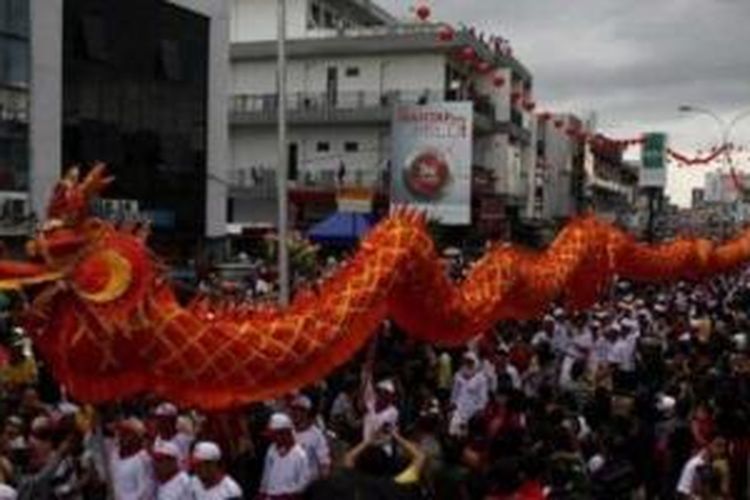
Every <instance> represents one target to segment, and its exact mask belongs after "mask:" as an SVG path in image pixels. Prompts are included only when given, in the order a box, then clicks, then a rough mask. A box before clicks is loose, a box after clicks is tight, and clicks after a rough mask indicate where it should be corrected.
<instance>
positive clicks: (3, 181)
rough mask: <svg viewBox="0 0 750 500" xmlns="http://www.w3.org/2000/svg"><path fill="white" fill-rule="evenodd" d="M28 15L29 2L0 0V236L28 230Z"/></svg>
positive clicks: (22, 232)
mask: <svg viewBox="0 0 750 500" xmlns="http://www.w3.org/2000/svg"><path fill="white" fill-rule="evenodd" d="M29 22H30V14H29V2H28V0H0V234H2V235H3V236H9V235H13V234H24V233H25V232H26V231H27V230H28V228H29V222H30V220H29V218H28V213H27V212H28V210H27V203H26V200H27V196H26V193H27V191H28V187H29V102H30V98H29V93H30V92H29V87H30V70H29V66H30V50H31V48H30V45H31V43H30V29H29Z"/></svg>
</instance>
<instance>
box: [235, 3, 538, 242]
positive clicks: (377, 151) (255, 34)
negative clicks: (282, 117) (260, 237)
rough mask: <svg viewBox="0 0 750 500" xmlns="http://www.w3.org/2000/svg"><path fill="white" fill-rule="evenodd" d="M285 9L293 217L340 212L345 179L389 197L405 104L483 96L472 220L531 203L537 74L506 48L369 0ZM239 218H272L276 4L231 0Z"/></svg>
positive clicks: (488, 223)
mask: <svg viewBox="0 0 750 500" xmlns="http://www.w3.org/2000/svg"><path fill="white" fill-rule="evenodd" d="M287 3H288V7H287V11H288V12H287V16H288V18H287V36H288V42H287V55H288V70H287V71H288V99H287V100H288V103H289V104H288V120H289V144H288V163H289V165H288V167H289V172H290V178H291V181H290V199H291V201H292V204H293V207H292V214H293V215H295V216H296V222H298V223H301V224H304V223H305V222H306V221H307V220H310V219H314V218H318V217H320V216H321V215H323V213H325V212H326V211H330V210H334V209H335V202H334V200H335V190H336V188H337V187H340V186H348V185H357V186H361V187H369V188H371V189H373V190H374V191H376V192H377V193H380V198H381V199H384V198H386V197H387V189H386V188H387V186H386V184H387V182H388V169H389V159H390V156H391V151H390V127H391V117H392V110H393V106H394V104H396V103H430V102H437V101H455V100H470V101H472V102H473V103H474V133H473V177H474V192H473V204H474V213H475V218H474V224H477V225H484V226H485V228H486V229H488V230H489V229H491V228H495V229H497V228H500V227H501V226H504V225H505V224H504V222H503V221H504V220H505V219H506V218H507V216H508V214H511V215H512V214H516V215H517V216H518V215H522V210H523V209H525V203H526V191H527V188H528V180H527V175H528V172H529V170H530V168H531V166H532V164H533V162H534V157H535V154H536V151H535V148H534V147H533V144H534V135H535V129H534V126H533V123H534V122H533V112H532V109H533V106H531V105H530V102H529V101H530V99H531V97H530V96H531V90H532V78H531V75H530V73H529V71H528V70H527V69H526V68H525V67H524V66H523V65H522V64H521V63H520V62H519V61H518V60H516V59H515V58H513V57H512V56H510V55H508V54H507V53H506V52H503V51H501V50H498V48H497V47H496V46H495V45H493V43H489V41H486V40H483V39H482V37H479V36H476V35H475V34H473V33H472V32H470V31H467V30H459V31H456V32H455V33H451V34H450V36H444V31H445V29H446V28H445V26H441V25H437V24H431V23H413V24H411V23H405V22H400V21H398V20H396V19H395V18H394V17H393V16H391V15H390V14H389V13H387V12H385V11H383V10H382V9H380V8H379V7H377V6H376V5H375V4H374V3H373V2H369V1H364V0H295V1H289V2H287ZM232 9H233V10H232V23H231V28H232V31H231V33H232V37H231V38H232V45H231V65H232V84H231V93H232V96H231V104H230V142H231V166H232V175H231V177H230V180H231V182H232V184H233V187H232V193H231V201H230V215H231V220H232V221H234V222H242V223H247V224H251V223H255V224H257V223H261V224H262V223H266V224H271V225H273V224H274V223H275V213H276V209H275V205H276V202H275V192H276V191H275V187H274V186H275V182H276V181H275V171H276V165H277V161H278V153H277V143H276V137H277V136H276V120H277V102H278V97H277V92H276V43H275V36H276V2H275V1H274V0H235V1H234V2H233V4H232Z"/></svg>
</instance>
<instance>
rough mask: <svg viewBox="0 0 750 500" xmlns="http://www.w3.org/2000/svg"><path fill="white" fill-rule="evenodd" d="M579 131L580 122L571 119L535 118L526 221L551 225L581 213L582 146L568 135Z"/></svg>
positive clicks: (559, 115)
mask: <svg viewBox="0 0 750 500" xmlns="http://www.w3.org/2000/svg"><path fill="white" fill-rule="evenodd" d="M581 127H582V122H581V120H580V119H579V118H578V117H576V116H573V115H568V114H556V115H546V114H545V115H540V116H539V117H538V120H537V143H536V144H537V157H536V164H535V168H534V172H533V175H532V178H533V181H532V182H533V185H532V186H531V189H530V194H529V198H528V200H529V205H528V207H527V210H528V215H529V218H530V219H532V220H535V221H547V222H551V223H553V224H554V223H559V222H561V221H564V220H566V219H568V218H569V217H571V216H573V215H575V214H576V213H578V212H579V210H580V209H581V207H582V204H583V199H582V197H583V177H584V176H583V168H584V161H583V160H584V156H585V155H584V146H583V144H582V142H581V141H579V140H576V139H575V138H574V137H571V135H570V134H569V133H568V131H569V130H570V129H571V128H572V129H575V130H578V129H580V128H581Z"/></svg>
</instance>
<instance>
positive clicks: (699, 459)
mask: <svg viewBox="0 0 750 500" xmlns="http://www.w3.org/2000/svg"><path fill="white" fill-rule="evenodd" d="M704 465H706V459H705V457H704V456H703V453H698V454H697V455H695V456H694V457H693V458H691V459H690V460H688V461H687V462H686V463H685V467H683V468H682V473H681V474H680V480H679V481H677V493H681V494H683V495H692V494H694V493H696V492H695V491H693V488H694V487H695V476H696V475H697V472H698V469H699V468H700V467H702V466H704Z"/></svg>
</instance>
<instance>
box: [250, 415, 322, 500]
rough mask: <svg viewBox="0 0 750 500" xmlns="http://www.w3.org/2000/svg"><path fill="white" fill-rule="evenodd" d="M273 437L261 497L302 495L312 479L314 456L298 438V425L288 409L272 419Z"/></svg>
mask: <svg viewBox="0 0 750 500" xmlns="http://www.w3.org/2000/svg"><path fill="white" fill-rule="evenodd" d="M268 430H269V432H270V438H271V441H272V444H271V446H270V447H269V448H268V451H267V452H266V459H265V463H264V465H263V477H262V479H261V482H260V491H259V494H260V499H261V500H275V499H285V500H289V499H293V498H302V495H303V494H304V492H305V490H306V489H307V486H308V485H309V484H310V482H311V480H312V474H311V468H310V460H309V458H308V455H307V453H306V452H305V450H304V448H302V446H301V445H300V444H299V443H297V442H296V440H295V438H294V425H293V423H292V419H290V418H289V417H288V416H287V415H286V414H284V413H275V414H273V415H272V416H271V420H270V421H269V423H268Z"/></svg>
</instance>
